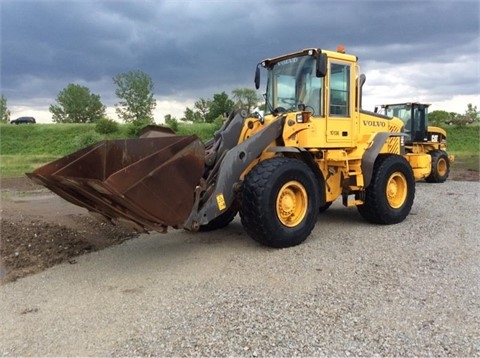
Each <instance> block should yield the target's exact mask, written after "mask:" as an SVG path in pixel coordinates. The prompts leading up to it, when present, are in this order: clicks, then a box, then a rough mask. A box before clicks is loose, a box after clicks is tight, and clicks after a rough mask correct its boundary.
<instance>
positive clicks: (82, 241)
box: [0, 166, 480, 283]
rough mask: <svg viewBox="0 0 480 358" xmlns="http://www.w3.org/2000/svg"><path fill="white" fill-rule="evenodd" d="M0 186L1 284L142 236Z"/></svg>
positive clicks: (41, 193) (34, 189)
mask: <svg viewBox="0 0 480 358" xmlns="http://www.w3.org/2000/svg"><path fill="white" fill-rule="evenodd" d="M450 180H457V181H480V173H479V171H478V170H470V169H464V168H458V167H457V168H456V167H455V166H453V167H452V171H451V173H450ZM0 185H1V195H2V196H1V209H0V213H1V218H0V234H1V235H0V283H6V282H10V281H14V280H16V279H18V278H21V277H24V276H27V275H29V274H33V273H36V272H40V271H42V270H44V269H46V268H48V267H51V266H54V265H56V264H59V263H62V262H69V263H71V264H75V257H77V256H79V255H83V254H85V253H88V252H93V251H97V250H101V249H103V248H106V247H109V246H112V245H117V244H120V243H122V242H124V241H125V240H128V239H131V238H134V237H137V236H138V234H137V233H136V232H134V231H132V230H131V229H128V228H124V227H119V226H113V225H111V224H108V223H102V222H99V221H97V220H96V219H94V218H93V217H91V216H90V215H89V214H88V212H87V211H86V210H85V209H82V208H78V207H76V206H74V205H72V204H69V203H67V202H66V201H64V200H63V199H61V198H59V197H57V196H56V195H54V194H52V193H50V192H49V191H48V190H47V189H45V188H43V187H42V186H38V185H36V184H35V183H33V182H32V181H31V180H30V179H28V178H9V179H3V180H2V181H1V183H0Z"/></svg>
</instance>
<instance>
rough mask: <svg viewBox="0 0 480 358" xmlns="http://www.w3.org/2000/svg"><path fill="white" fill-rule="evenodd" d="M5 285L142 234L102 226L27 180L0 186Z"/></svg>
mask: <svg viewBox="0 0 480 358" xmlns="http://www.w3.org/2000/svg"><path fill="white" fill-rule="evenodd" d="M0 212H1V219H0V283H6V282H10V281H14V280H16V279H18V278H21V277H24V276H27V275H30V274H33V273H36V272H40V271H43V270H45V269H46V268H48V267H52V266H54V265H56V264H59V263H62V262H69V263H71V264H74V263H75V257H77V256H79V255H83V254H85V253H89V252H93V251H97V250H101V249H103V248H106V247H109V246H112V245H117V244H120V243H122V242H124V241H125V240H128V239H131V238H134V237H137V236H138V234H137V233H136V232H134V231H132V230H131V229H129V228H125V227H121V226H114V225H111V224H109V223H103V222H100V221H98V220H96V219H95V218H93V217H91V216H90V215H89V214H88V212H87V210H85V209H82V208H79V207H76V206H74V205H72V204H70V203H67V202H66V201H64V200H63V199H61V198H59V197H57V196H56V195H55V194H53V193H50V192H49V191H48V190H47V189H45V188H43V187H42V186H38V185H36V184H35V183H33V182H32V181H31V180H29V179H28V178H14V179H4V180H2V182H1V210H0Z"/></svg>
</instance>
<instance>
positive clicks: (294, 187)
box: [240, 157, 320, 248]
mask: <svg viewBox="0 0 480 358" xmlns="http://www.w3.org/2000/svg"><path fill="white" fill-rule="evenodd" d="M319 197H320V194H319V188H318V181H317V179H316V177H315V174H314V173H313V171H312V170H311V169H310V168H309V167H308V165H307V164H305V163H304V162H302V161H300V160H298V159H293V158H284V157H276V158H272V159H268V160H265V161H262V162H260V163H259V164H257V165H256V166H255V167H254V168H253V169H252V170H251V171H250V172H249V173H248V174H247V176H246V177H245V180H244V182H243V191H242V203H241V205H240V217H241V220H242V225H243V227H244V229H245V231H246V232H247V233H248V235H249V236H250V237H251V238H253V239H254V240H255V241H257V242H259V243H261V244H263V245H266V246H271V247H277V248H284V247H290V246H295V245H298V244H300V243H302V242H303V241H304V240H305V239H306V238H307V237H308V236H309V235H310V233H311V232H312V230H313V227H314V226H315V223H316V221H317V218H318V213H319V210H318V208H319V206H320V204H319V201H320V199H319Z"/></svg>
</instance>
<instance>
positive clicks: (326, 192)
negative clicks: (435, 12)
mask: <svg viewBox="0 0 480 358" xmlns="http://www.w3.org/2000/svg"><path fill="white" fill-rule="evenodd" d="M262 69H263V70H262ZM262 71H264V72H266V93H265V98H266V110H265V113H264V115H259V114H255V115H251V116H249V115H247V113H246V112H245V111H242V110H240V111H236V112H234V113H232V114H231V115H230V117H229V118H228V119H227V120H226V121H225V123H224V124H223V126H222V127H221V128H220V130H219V131H217V132H216V133H215V135H214V137H213V138H212V139H211V140H210V141H208V142H206V143H203V142H202V141H200V140H199V139H198V138H197V137H196V136H175V135H173V134H171V133H159V135H158V136H157V135H156V134H155V133H152V131H150V132H148V133H147V135H145V136H144V137H143V138H140V139H127V140H112V141H103V142H100V143H97V144H95V145H92V146H89V147H87V148H84V149H82V150H80V151H78V152H75V153H73V154H71V155H68V156H66V157H64V158H61V159H59V160H56V161H54V162H52V163H50V164H47V165H45V166H43V167H41V168H39V169H37V170H35V171H34V172H33V173H29V174H28V176H29V177H30V178H32V179H33V180H34V181H36V182H37V183H40V184H43V185H44V186H46V187H48V188H50V189H51V190H52V191H54V192H55V193H57V194H58V195H60V196H61V197H63V198H64V199H66V200H68V201H70V202H72V203H74V204H77V205H80V206H82V207H85V208H87V209H88V210H89V211H90V212H92V213H94V214H95V215H97V216H99V217H101V218H103V219H106V220H108V221H110V222H113V223H118V222H124V223H128V224H130V225H132V226H134V227H135V228H137V229H138V230H140V231H144V232H148V231H152V230H155V231H159V232H165V231H166V230H167V228H168V227H173V228H177V229H186V230H189V231H199V230H200V231H203V230H213V229H218V228H221V227H224V226H226V225H228V224H229V223H230V222H231V221H232V219H233V218H234V216H235V215H236V214H237V213H239V214H240V218H241V223H242V225H243V227H244V229H245V231H246V232H247V233H248V235H249V236H251V237H252V238H253V239H254V240H256V241H258V242H259V243H261V244H264V245H268V246H272V247H289V246H293V245H297V244H299V243H301V242H303V241H304V240H305V239H306V238H307V237H308V236H309V235H310V233H311V231H312V230H313V228H314V226H315V223H316V221H317V217H318V215H319V213H320V212H321V211H324V210H326V209H327V208H328V207H329V206H330V205H331V204H332V203H333V202H334V201H335V200H337V199H339V198H341V200H342V202H343V205H345V206H347V207H356V208H357V209H358V212H359V213H360V215H361V216H362V217H363V218H365V219H366V220H367V221H369V222H371V223H375V224H396V223H400V222H402V221H403V220H404V219H405V218H406V217H407V215H408V214H409V213H410V209H411V207H412V205H413V201H414V196H415V179H418V177H420V176H421V175H423V173H424V172H428V171H429V170H430V161H429V158H430V155H427V154H422V155H421V154H418V155H416V156H412V155H411V153H409V152H408V148H407V146H406V138H408V134H407V133H405V131H404V127H405V124H404V122H403V121H402V120H401V119H399V118H396V117H388V116H385V115H380V114H377V113H374V112H368V111H365V110H363V109H362V108H361V98H362V85H363V83H364V81H365V76H364V75H362V74H361V73H360V67H359V64H358V61H357V57H356V56H354V55H351V54H347V53H345V52H344V51H328V50H323V49H319V48H309V49H305V50H301V51H298V52H295V53H290V54H286V55H282V56H278V57H274V58H268V59H265V60H264V61H262V62H261V63H259V64H258V65H257V68H256V71H255V85H256V88H257V89H258V88H259V87H260V74H261V72H262Z"/></svg>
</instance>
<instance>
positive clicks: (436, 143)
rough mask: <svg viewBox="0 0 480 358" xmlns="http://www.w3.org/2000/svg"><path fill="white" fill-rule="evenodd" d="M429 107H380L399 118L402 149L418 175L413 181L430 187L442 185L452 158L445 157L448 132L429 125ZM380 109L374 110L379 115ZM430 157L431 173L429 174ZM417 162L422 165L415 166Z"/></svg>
mask: <svg viewBox="0 0 480 358" xmlns="http://www.w3.org/2000/svg"><path fill="white" fill-rule="evenodd" d="M429 106H430V104H426V103H418V102H408V103H396V104H383V105H381V107H380V109H381V110H383V113H384V114H386V115H387V116H390V117H398V118H400V119H401V120H402V121H403V122H404V125H405V129H404V131H405V133H406V134H408V136H407V137H406V138H405V149H406V153H407V156H408V157H410V160H409V161H410V163H411V164H412V165H413V166H414V171H417V173H416V177H417V178H421V179H425V181H426V182H429V183H443V182H444V181H445V180H447V178H448V175H449V173H450V164H451V162H453V161H454V159H455V158H454V156H453V155H448V154H447V132H446V131H445V130H444V129H442V128H439V127H433V126H429V125H428V107H429ZM378 110H379V108H378V107H377V108H375V111H378ZM425 154H428V155H430V163H431V165H430V170H428V168H429V165H428V163H426V162H428V161H429V157H428V155H425ZM417 158H418V159H419V160H423V161H424V163H420V164H418V161H417Z"/></svg>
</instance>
